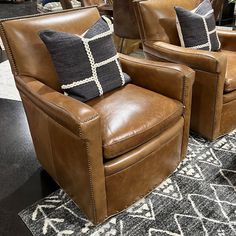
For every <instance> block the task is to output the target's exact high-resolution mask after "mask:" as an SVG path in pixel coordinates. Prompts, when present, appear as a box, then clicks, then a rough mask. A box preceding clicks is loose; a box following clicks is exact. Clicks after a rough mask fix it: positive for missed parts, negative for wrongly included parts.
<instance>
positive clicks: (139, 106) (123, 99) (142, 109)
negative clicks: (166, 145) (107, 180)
mask: <svg viewBox="0 0 236 236" xmlns="http://www.w3.org/2000/svg"><path fill="white" fill-rule="evenodd" d="M88 104H89V105H90V106H91V107H92V108H93V109H94V110H96V111H97V112H98V114H99V116H100V118H101V126H102V139H103V152H104V157H105V158H107V159H110V158H114V157H117V156H119V155H121V154H124V153H126V152H128V151H130V150H133V149H135V148H136V147H138V146H140V145H141V144H143V143H145V142H147V141H148V140H150V139H152V138H154V137H156V136H158V135H159V134H160V133H162V132H163V131H164V130H166V129H167V128H168V127H170V126H171V125H172V124H174V123H176V121H177V120H178V119H179V118H180V117H181V115H182V113H183V105H182V103H180V102H178V101H175V100H173V99H170V98H167V97H164V96H162V95H160V94H157V93H155V92H152V91H150V90H147V89H144V88H141V87H138V86H135V85H132V84H128V85H126V86H125V87H123V88H121V89H118V90H115V91H112V92H110V93H107V94H105V95H104V96H103V97H102V98H101V97H99V98H95V99H93V100H91V101H89V102H88ZM137 117H138V119H137Z"/></svg>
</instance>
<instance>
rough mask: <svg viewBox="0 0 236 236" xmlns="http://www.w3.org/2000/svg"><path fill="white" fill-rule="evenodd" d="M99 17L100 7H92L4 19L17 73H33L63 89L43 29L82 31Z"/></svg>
mask: <svg viewBox="0 0 236 236" xmlns="http://www.w3.org/2000/svg"><path fill="white" fill-rule="evenodd" d="M99 17H100V16H99V13H98V10H97V8H96V7H91V8H82V9H76V10H68V11H62V12H58V13H51V14H43V15H34V16H28V17H23V18H15V19H9V20H3V21H1V22H0V32H1V37H2V39H3V43H4V45H5V48H6V50H7V54H8V58H9V60H10V63H11V67H12V71H13V74H15V75H26V76H32V77H34V78H36V79H38V80H39V81H41V82H42V83H44V84H46V85H48V86H50V87H51V88H53V89H56V90H58V91H59V90H60V87H59V84H58V79H57V74H56V71H55V67H54V65H53V63H52V60H51V57H50V54H49V52H48V50H47V48H46V47H45V45H44V44H43V42H42V40H41V39H40V38H39V35H38V33H39V31H41V30H44V29H52V30H57V31H62V32H68V33H73V34H82V33H83V32H85V31H86V30H87V29H88V28H89V27H91V26H92V25H93V24H94V23H95V22H96V21H97V20H98V19H99Z"/></svg>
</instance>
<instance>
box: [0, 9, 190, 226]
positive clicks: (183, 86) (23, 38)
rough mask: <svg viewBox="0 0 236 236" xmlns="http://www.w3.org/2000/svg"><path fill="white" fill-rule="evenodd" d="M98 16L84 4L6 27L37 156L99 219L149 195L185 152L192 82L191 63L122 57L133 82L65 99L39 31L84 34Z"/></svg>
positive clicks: (6, 42)
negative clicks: (88, 98) (87, 97)
mask: <svg viewBox="0 0 236 236" xmlns="http://www.w3.org/2000/svg"><path fill="white" fill-rule="evenodd" d="M98 19H99V13H98V11H97V9H96V8H84V9H80V10H71V11H66V12H60V13H54V14H48V15H47V14H44V15H40V16H31V17H25V18H22V19H21V20H19V19H10V20H4V21H2V22H1V24H0V26H1V27H0V29H1V30H0V32H1V36H2V39H3V42H4V45H5V47H6V49H7V54H8V57H9V60H10V63H11V67H12V71H13V74H14V76H15V81H16V85H17V88H18V89H19V91H20V95H21V98H22V102H23V104H24V108H25V112H26V115H27V118H28V122H29V127H30V131H31V135H32V139H33V142H34V146H35V151H36V154H37V158H38V160H39V161H40V163H41V164H42V166H43V168H44V169H45V170H46V171H47V172H48V173H49V174H50V175H51V176H52V177H53V179H54V180H55V181H56V182H57V183H58V184H59V185H60V186H61V187H62V188H63V189H64V190H65V192H66V193H68V194H69V196H70V197H71V198H72V199H73V200H74V202H75V203H76V204H77V205H78V206H79V207H80V209H81V210H82V211H83V212H84V213H85V214H86V215H87V216H88V218H89V219H90V220H91V221H92V222H93V223H99V222H101V221H103V220H104V219H105V218H106V217H108V216H111V215H113V214H116V213H117V212H119V211H121V210H123V209H125V208H126V207H128V206H130V205H131V204H132V203H133V202H134V201H137V200H138V199H140V198H141V197H142V196H144V195H146V194H147V193H148V192H149V191H151V190H152V189H153V188H154V187H155V186H156V185H158V184H160V183H161V182H162V181H163V180H164V179H165V178H167V177H168V175H169V174H170V173H172V172H173V170H174V169H175V168H176V167H177V165H178V164H179V162H180V161H181V160H182V159H183V158H184V157H185V155H186V150H187V143H188V135H189V119H190V107H191V95H192V84H193V81H194V72H193V71H192V70H191V69H189V68H188V67H185V66H181V65H174V64H169V63H157V62H156V63H155V62H150V61H147V60H142V59H135V58H131V57H129V56H124V55H120V60H121V64H122V69H123V71H124V72H126V73H127V74H129V75H130V76H131V78H132V80H133V83H132V84H128V85H126V86H124V87H122V88H119V89H116V90H114V91H111V92H109V93H107V94H105V95H104V96H102V97H98V98H95V99H93V100H91V101H89V102H87V103H82V102H80V101H78V100H75V99H73V98H71V97H68V96H65V95H64V94H63V93H62V92H61V90H60V86H59V83H58V79H57V74H56V71H55V69H54V66H53V63H52V60H51V57H50V55H49V53H48V51H47V49H46V47H45V46H44V44H43V42H42V41H41V40H40V38H39V36H38V32H39V31H40V30H42V29H54V30H58V31H64V32H69V33H74V34H82V33H84V32H85V31H86V30H87V29H88V28H89V27H90V26H92V25H93V24H94V23H95V22H96V21H97V20H98ZM19 45H20V46H19Z"/></svg>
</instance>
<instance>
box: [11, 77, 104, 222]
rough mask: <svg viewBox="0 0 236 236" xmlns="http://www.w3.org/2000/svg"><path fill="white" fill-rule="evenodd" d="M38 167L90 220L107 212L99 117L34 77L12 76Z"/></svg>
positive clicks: (94, 219)
mask: <svg viewBox="0 0 236 236" xmlns="http://www.w3.org/2000/svg"><path fill="white" fill-rule="evenodd" d="M15 79H16V85H17V88H18V89H19V91H20V95H21V98H22V101H23V104H24V107H25V111H26V114H27V118H28V122H29V126H30V130H31V135H32V139H33V142H34V146H35V150H36V154H37V157H38V159H39V161H40V162H41V164H42V166H43V167H44V169H46V170H47V172H48V173H49V174H50V175H51V176H52V177H53V178H54V180H56V181H57V183H58V184H59V185H60V186H61V187H62V188H63V189H64V190H65V191H66V192H67V194H69V195H70V197H71V198H72V199H73V200H74V202H75V203H76V204H78V205H79V207H80V208H81V210H83V212H84V213H85V214H86V215H87V216H88V217H89V218H90V219H92V221H93V222H94V223H99V222H101V220H103V219H104V218H105V217H106V215H107V205H106V192H105V177H104V166H103V155H102V138H101V127H100V126H101V125H100V117H99V115H98V114H97V112H96V111H95V110H94V109H93V108H91V107H89V106H88V105H86V104H84V103H82V102H80V101H78V100H75V99H73V98H71V97H68V96H65V95H63V94H61V93H59V92H57V91H55V90H53V89H51V88H50V87H48V86H47V85H45V84H43V83H41V82H40V81H38V80H36V79H34V78H32V77H27V76H20V77H19V76H16V78H15Z"/></svg>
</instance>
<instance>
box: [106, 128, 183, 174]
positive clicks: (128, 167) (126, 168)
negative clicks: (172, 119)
mask: <svg viewBox="0 0 236 236" xmlns="http://www.w3.org/2000/svg"><path fill="white" fill-rule="evenodd" d="M178 135H179V133H177V134H176V135H174V136H173V137H172V138H171V139H169V140H168V141H167V142H166V143H163V144H162V145H161V146H159V148H158V149H155V150H153V151H152V152H150V153H149V154H148V155H147V156H145V157H144V158H142V159H140V160H139V161H137V162H135V163H133V164H131V165H130V166H127V167H125V168H123V169H121V170H119V171H118V172H115V173H113V174H111V175H106V177H108V176H109V177H110V176H113V175H116V174H119V173H120V172H122V171H125V170H128V169H130V168H131V167H133V166H134V165H137V164H138V163H140V162H141V161H144V160H146V159H147V158H148V157H149V156H150V155H151V154H153V153H154V152H156V151H159V150H160V149H161V148H162V147H163V146H164V145H166V144H168V143H170V142H171V141H172V140H173V139H175V138H176V137H177V136H178Z"/></svg>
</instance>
